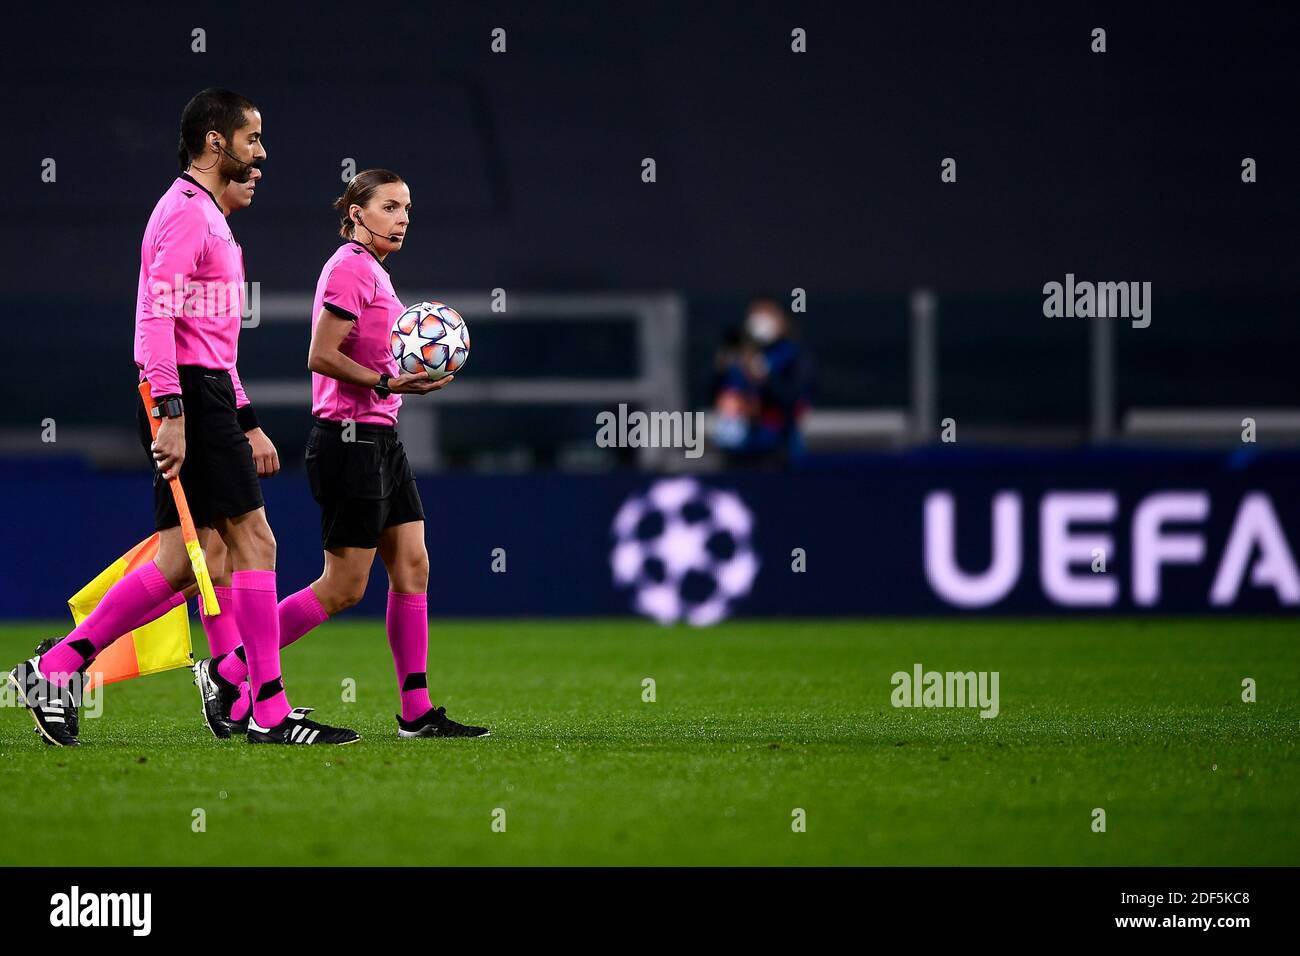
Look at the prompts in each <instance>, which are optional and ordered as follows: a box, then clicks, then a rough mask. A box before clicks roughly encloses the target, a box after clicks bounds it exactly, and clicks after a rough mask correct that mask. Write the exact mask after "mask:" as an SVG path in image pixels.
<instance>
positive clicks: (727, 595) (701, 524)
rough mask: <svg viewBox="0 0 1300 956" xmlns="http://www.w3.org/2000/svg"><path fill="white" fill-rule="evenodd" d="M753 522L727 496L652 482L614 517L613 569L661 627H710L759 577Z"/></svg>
mask: <svg viewBox="0 0 1300 956" xmlns="http://www.w3.org/2000/svg"><path fill="white" fill-rule="evenodd" d="M753 526H754V518H753V515H752V514H751V513H750V511H749V509H748V508H747V507H745V503H744V502H743V501H741V500H740V496H739V495H737V494H736V493H735V492H732V491H721V490H718V489H715V488H706V487H704V486H703V485H701V484H700V483H699V482H698V481H696V480H695V479H693V478H667V479H663V480H661V481H657V482H655V483H654V484H653V485H652V486H651V487H650V489H649V490H648V491H647V492H645V494H638V495H633V496H632V497H631V498H628V499H627V500H626V501H625V502H623V505H622V507H621V508H619V510H618V513H617V514H616V515H615V516H614V523H613V527H612V528H611V531H612V533H613V535H614V549H613V551H612V552H611V553H610V556H609V561H610V569H611V570H612V571H613V574H614V583H615V584H618V585H620V586H622V587H631V588H632V589H633V592H634V599H633V606H634V607H635V608H636V610H637V611H638V612H639V613H641V614H644V615H646V616H647V617H652V618H654V619H655V620H656V621H658V622H659V623H661V624H671V623H673V622H674V621H679V620H685V621H686V622H687V623H689V624H693V625H696V626H704V625H709V624H714V623H716V622H718V621H720V620H722V619H723V618H724V617H726V616H727V614H728V613H729V612H730V610H731V606H732V604H733V603H734V602H735V601H737V600H739V599H740V598H742V597H744V596H745V595H746V594H748V593H749V591H750V588H751V587H753V584H754V578H755V577H757V575H758V566H759V562H758V555H757V554H755V552H754V548H753V545H752V542H751V534H752V531H753Z"/></svg>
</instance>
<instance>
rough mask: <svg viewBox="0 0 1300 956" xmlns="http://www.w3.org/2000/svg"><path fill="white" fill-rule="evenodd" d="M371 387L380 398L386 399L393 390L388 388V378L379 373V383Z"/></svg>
mask: <svg viewBox="0 0 1300 956" xmlns="http://www.w3.org/2000/svg"><path fill="white" fill-rule="evenodd" d="M371 387H372V388H373V389H374V390H375V393H376V394H377V395H378V396H379V397H380V398H387V397H388V396H389V395H392V394H393V390H392V389H391V388H389V387H388V376H387V375H385V374H384V373H383V372H380V373H379V381H378V382H376V383H375V384H374V385H373V386H371Z"/></svg>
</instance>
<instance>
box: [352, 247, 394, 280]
mask: <svg viewBox="0 0 1300 956" xmlns="http://www.w3.org/2000/svg"><path fill="white" fill-rule="evenodd" d="M348 242H350V243H352V245H354V246H360V247H361V248H362V249H364V250H366V252H368V253H370V258H371V259H374V260H375V261H376V262H378V263H379V268H381V269H383V270H384V271H385V272H388V266H386V265H384V263H383V261H382V260H381V259H380V258H379V257H378V256H377V255H375V250H373V249H371V248H370V247H369V246H368V245H366V244H365V243H364V242H358V241H357V240H356V239H349V240H348ZM391 274H392V273H391V272H390V273H389V275H391Z"/></svg>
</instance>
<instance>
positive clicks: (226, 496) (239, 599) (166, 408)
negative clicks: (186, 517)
mask: <svg viewBox="0 0 1300 956" xmlns="http://www.w3.org/2000/svg"><path fill="white" fill-rule="evenodd" d="M180 139H181V148H182V150H183V151H184V154H185V156H186V157H188V161H189V162H188V168H187V169H186V171H185V172H183V173H182V174H181V175H180V177H178V178H177V179H176V180H175V181H174V182H173V183H172V184H171V187H170V188H169V189H168V190H167V191H166V192H165V193H164V194H163V196H162V198H161V199H160V200H158V203H157V205H156V206H155V207H154V210H153V215H152V216H150V218H149V224H148V226H147V227H146V228H145V234H144V241H143V243H142V245H141V250H140V279H139V291H138V298H137V302H136V319H135V363H136V366H137V367H138V369H139V375H140V380H142V381H143V380H147V381H148V382H149V385H150V388H151V390H152V393H153V396H154V404H155V407H154V408H153V409H151V410H150V412H149V413H148V414H152V415H154V416H155V417H157V418H159V419H161V422H160V427H159V430H158V437H157V439H156V440H151V438H150V429H149V421H148V419H147V418H146V414H147V413H146V411H145V409H144V408H143V407H141V408H140V411H139V421H138V425H139V428H140V435H141V441H142V442H143V444H144V445H145V447H146V448H147V449H148V450H149V451H150V454H151V456H152V459H153V460H154V461H155V462H156V466H157V473H156V474H155V475H154V519H155V526H156V527H157V529H158V531H159V532H160V540H159V547H158V556H157V558H155V559H154V561H153V562H150V563H148V564H146V565H144V566H143V567H141V568H140V569H139V570H137V571H135V572H133V573H132V574H130V575H127V576H126V577H124V578H123V579H122V580H121V581H119V582H118V583H117V584H115V585H114V586H113V587H112V588H111V589H110V590H109V591H108V593H107V594H105V595H104V598H103V599H102V600H101V601H100V603H99V605H98V606H97V607H96V608H95V610H94V611H93V612H92V613H91V614H90V616H89V617H87V618H86V619H85V620H84V621H83V622H82V623H81V624H80V625H78V627H77V628H76V629H75V630H73V631H72V633H71V634H69V635H67V636H66V637H65V638H64V639H63V640H61V641H59V643H58V644H56V645H55V646H54V647H53V648H52V649H50V650H49V651H46V652H45V653H44V654H43V655H39V656H37V657H33V658H32V659H30V660H28V661H25V662H23V663H22V664H19V665H18V666H17V667H16V668H14V670H13V671H12V672H11V673H10V675H9V679H10V682H11V683H12V684H13V685H14V686H15V687H16V688H17V690H18V693H19V696H20V699H21V700H22V702H23V704H24V705H25V706H26V707H27V708H28V710H29V711H30V712H31V714H32V718H33V720H35V722H36V727H37V729H38V730H39V731H40V732H41V734H42V736H44V737H45V739H46V740H47V741H49V742H50V743H52V744H57V745H60V746H76V745H77V743H78V740H77V734H76V708H77V706H78V704H79V699H78V698H79V691H80V686H81V676H82V674H83V673H84V670H85V667H86V665H87V663H88V662H89V661H91V660H93V659H94V657H95V655H96V654H98V653H99V652H100V651H101V650H102V649H103V648H104V647H106V646H107V645H108V644H110V643H111V642H112V641H113V640H114V639H116V638H117V637H118V636H120V635H122V634H124V633H126V632H127V631H131V630H134V629H135V628H137V627H141V626H143V625H144V624H147V623H148V622H149V621H152V620H154V619H155V618H157V617H159V616H161V615H162V614H164V613H165V612H166V611H168V610H169V609H170V608H172V607H175V606H176V605H177V604H180V603H181V602H182V601H184V600H185V595H184V589H185V588H186V587H187V586H188V585H189V584H191V583H192V582H193V579H194V578H193V572H192V570H191V568H190V562H189V556H188V555H187V553H186V551H185V544H184V541H183V539H182V537H181V531H180V527H179V525H180V519H179V516H178V514H177V511H176V506H175V503H174V501H173V499H172V495H171V490H170V488H169V487H168V484H167V479H169V478H171V477H173V476H176V475H179V476H180V482H181V486H182V487H183V488H184V489H185V496H186V499H187V501H188V503H189V506H190V511H191V513H192V515H193V518H194V524H195V526H196V527H197V528H198V529H199V537H200V541H201V542H205V541H207V540H208V536H209V535H210V534H211V533H212V531H213V530H214V529H215V530H216V532H217V533H218V534H219V535H220V536H221V539H222V541H223V542H224V543H225V545H226V548H227V550H228V552H229V560H230V564H231V567H232V568H233V573H232V575H231V592H232V600H231V602H230V605H231V606H229V607H225V608H223V609H222V610H223V613H227V614H233V615H234V617H235V620H236V622H237V623H238V625H239V631H240V633H241V635H242V636H243V640H244V651H245V654H246V657H247V663H248V672H249V684H250V688H251V691H252V697H253V704H252V714H251V717H250V720H249V725H248V740H249V741H250V742H252V743H278V744H346V743H352V742H353V741H356V740H358V739H359V737H358V735H357V734H356V733H355V732H354V731H351V730H346V729H343V728H338V727H330V726H327V725H325V724H320V723H317V722H316V721H313V720H310V719H308V718H307V716H306V715H307V713H308V712H309V710H310V709H309V708H301V707H300V708H291V707H290V706H289V700H288V697H287V696H286V694H285V691H284V681H283V679H282V677H281V673H280V640H279V616H278V610H277V606H276V605H277V598H276V583H275V570H274V568H275V537H274V536H273V535H272V533H271V527H270V525H269V524H268V523H267V520H266V509H265V507H264V505H263V500H262V491H261V487H260V485H259V484H258V477H257V466H256V465H255V463H254V460H253V452H252V449H251V446H250V444H249V440H248V437H247V436H246V434H245V431H246V430H250V429H252V428H253V427H254V426H255V424H256V420H255V417H254V416H253V413H252V408H251V406H250V405H249V404H248V402H247V399H246V397H245V396H244V395H243V389H242V388H241V387H240V386H239V383H238V379H237V377H236V378H234V379H232V376H231V370H232V369H234V367H235V359H236V355H237V352H238V340H239V328H240V323H241V313H242V305H243V275H244V272H243V255H242V252H241V251H240V248H239V244H238V243H236V242H235V238H234V235H233V234H232V233H231V231H230V227H229V225H228V224H227V222H226V217H225V215H224V214H223V212H222V210H221V207H220V206H219V205H218V203H217V199H216V197H217V196H220V195H222V194H223V193H224V191H225V189H226V186H227V185H228V184H229V183H230V182H232V181H233V182H241V183H242V182H247V181H248V179H249V177H250V176H251V175H252V170H253V169H254V168H255V167H257V166H260V164H261V163H262V161H263V160H265V159H266V148H265V147H264V146H263V144H262V117H261V113H260V111H259V110H258V109H257V107H256V106H254V105H253V104H252V103H251V102H250V101H249V100H248V99H246V98H245V97H243V96H240V95H239V94H238V93H232V92H230V91H229V90H221V89H206V90H203V91H202V92H200V93H199V94H197V95H196V96H195V97H194V98H193V99H192V100H190V102H189V103H188V104H187V105H186V107H185V110H184V112H183V113H182V114H181V130H180Z"/></svg>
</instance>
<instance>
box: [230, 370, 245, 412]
mask: <svg viewBox="0 0 1300 956" xmlns="http://www.w3.org/2000/svg"><path fill="white" fill-rule="evenodd" d="M230 384H231V385H233V386H235V407H236V408H243V407H244V406H245V405H247V404H249V401H248V396H247V395H245V394H244V383H243V382H241V381H240V380H239V369H237V368H235V366H233V365H232V366H230Z"/></svg>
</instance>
